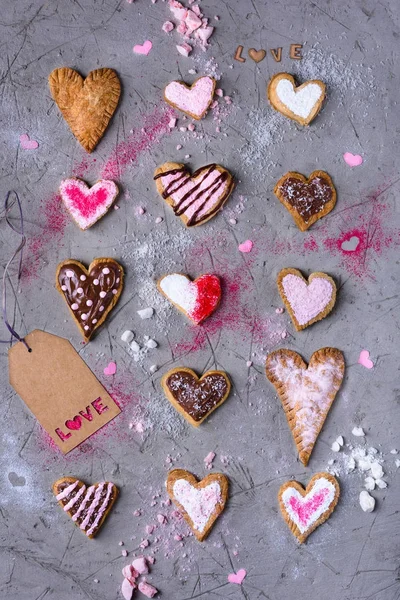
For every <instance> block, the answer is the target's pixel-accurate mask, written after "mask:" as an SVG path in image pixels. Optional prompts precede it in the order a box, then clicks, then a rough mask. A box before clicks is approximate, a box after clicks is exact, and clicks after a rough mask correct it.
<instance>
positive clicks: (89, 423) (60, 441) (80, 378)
mask: <svg viewBox="0 0 400 600" xmlns="http://www.w3.org/2000/svg"><path fill="white" fill-rule="evenodd" d="M25 341H26V342H27V344H28V346H29V347H30V348H31V350H32V351H31V352H28V350H27V348H26V347H25V346H24V344H22V343H21V342H18V343H17V344H15V345H14V346H13V347H12V348H10V350H9V351H8V366H9V378H10V384H11V385H12V387H13V388H14V389H15V391H16V392H17V393H18V394H19V395H20V396H21V398H22V400H23V401H24V402H25V403H26V404H27V406H28V407H29V408H30V410H31V411H32V412H33V414H34V415H35V417H36V418H37V420H38V421H39V423H40V424H41V425H42V427H44V429H45V430H46V431H47V433H48V434H49V435H50V437H51V438H52V440H54V442H55V443H56V444H57V446H58V447H59V448H60V450H61V451H62V452H63V453H64V454H66V453H67V452H70V450H72V449H73V448H76V446H79V444H81V443H82V442H83V441H84V440H86V439H87V438H88V437H89V436H91V435H92V434H93V433H94V432H95V431H97V430H98V429H100V428H101V427H103V425H105V424H106V423H108V422H109V421H111V420H112V419H114V417H116V416H117V415H118V414H119V413H120V412H121V411H120V409H119V408H118V406H117V405H116V404H115V402H114V400H113V399H112V398H111V396H110V395H109V394H108V393H107V392H106V390H105V389H104V387H103V386H102V385H101V383H100V382H99V381H98V379H97V378H96V377H95V375H94V374H93V373H92V371H91V370H90V369H89V367H88V366H87V364H86V363H85V362H84V361H83V359H82V358H81V357H80V356H79V354H78V353H77V352H76V350H75V349H74V347H73V346H72V344H71V343H70V342H69V341H68V340H66V339H64V338H61V337H58V336H57V335H53V334H51V333H46V332H44V331H40V330H39V329H36V330H35V331H32V332H31V333H29V334H28V335H27V336H25Z"/></svg>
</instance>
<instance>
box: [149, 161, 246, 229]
mask: <svg viewBox="0 0 400 600" xmlns="http://www.w3.org/2000/svg"><path fill="white" fill-rule="evenodd" d="M154 179H155V181H156V186H157V190H158V193H159V194H160V195H161V196H162V197H163V198H164V200H166V202H167V203H168V204H169V205H170V206H172V208H173V210H174V213H175V214H176V215H177V216H178V217H180V218H181V219H182V221H183V222H184V223H185V225H186V227H193V226H196V225H202V224H203V223H205V222H206V221H208V220H209V219H211V218H212V217H213V216H214V215H215V214H216V213H217V212H218V211H219V210H220V209H221V208H222V206H223V205H224V204H225V202H226V201H227V199H228V198H229V196H230V194H231V192H232V190H233V188H234V187H235V182H234V179H233V177H232V175H231V174H230V173H229V171H227V170H226V169H224V168H223V167H221V166H220V165H217V164H211V165H206V166H205V167H201V168H200V169H198V170H197V171H195V172H194V173H193V175H191V174H190V171H189V170H188V169H187V168H186V167H185V165H184V164H182V163H173V162H167V163H164V164H163V165H161V166H160V167H158V169H156V171H155V173H154Z"/></svg>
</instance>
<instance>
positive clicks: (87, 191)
mask: <svg viewBox="0 0 400 600" xmlns="http://www.w3.org/2000/svg"><path fill="white" fill-rule="evenodd" d="M60 195H61V199H62V201H63V202H64V205H65V207H66V209H67V210H68V212H69V213H70V214H71V216H72V218H73V219H74V221H75V223H76V224H77V225H78V227H79V228H80V229H82V230H83V231H84V230H86V229H89V227H91V226H92V225H94V224H95V223H96V222H97V221H98V220H99V219H101V218H102V217H104V215H105V214H106V212H107V211H108V209H109V208H110V206H111V205H112V203H113V202H114V200H115V198H116V197H117V196H118V187H117V184H116V183H114V181H110V180H108V179H101V180H100V181H98V182H97V183H96V184H95V185H93V186H92V187H89V186H88V185H87V184H86V183H85V182H84V181H83V180H82V179H78V178H76V177H70V178H69V179H64V180H63V181H62V182H61V184H60Z"/></svg>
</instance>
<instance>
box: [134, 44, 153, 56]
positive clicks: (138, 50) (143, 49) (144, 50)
mask: <svg viewBox="0 0 400 600" xmlns="http://www.w3.org/2000/svg"><path fill="white" fill-rule="evenodd" d="M152 47H153V44H152V43H151V42H150V40H146V41H145V42H144V44H143V45H142V46H141V45H140V44H137V45H136V46H133V51H134V52H135V54H144V56H147V55H148V53H149V52H150V50H151V49H152Z"/></svg>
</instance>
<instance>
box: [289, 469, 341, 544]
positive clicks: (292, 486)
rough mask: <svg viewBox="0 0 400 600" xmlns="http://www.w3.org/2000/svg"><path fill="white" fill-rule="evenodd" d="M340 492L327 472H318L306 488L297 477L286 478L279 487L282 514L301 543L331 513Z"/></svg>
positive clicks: (337, 485) (336, 482) (337, 484)
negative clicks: (294, 478)
mask: <svg viewBox="0 0 400 600" xmlns="http://www.w3.org/2000/svg"><path fill="white" fill-rule="evenodd" d="M339 496H340V487H339V483H338V481H337V480H336V479H335V477H333V475H331V474H330V473H317V474H316V475H314V477H312V479H310V481H309V483H308V485H307V487H306V488H305V489H304V487H303V486H302V485H301V484H300V483H298V482H297V481H287V482H286V483H284V484H283V485H282V486H281V487H280V489H279V492H278V499H279V505H280V509H281V512H282V515H283V518H284V519H285V521H286V523H287V524H288V526H289V529H290V530H291V532H292V533H293V535H295V536H296V538H297V539H298V541H299V542H300V543H301V544H302V543H303V542H305V540H306V539H307V538H308V536H309V535H310V533H312V532H313V531H314V530H315V529H316V528H317V527H319V525H322V523H324V522H325V521H326V520H327V519H328V518H329V517H330V515H331V514H332V512H333V510H334V508H335V506H336V504H337V503H338V500H339Z"/></svg>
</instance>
